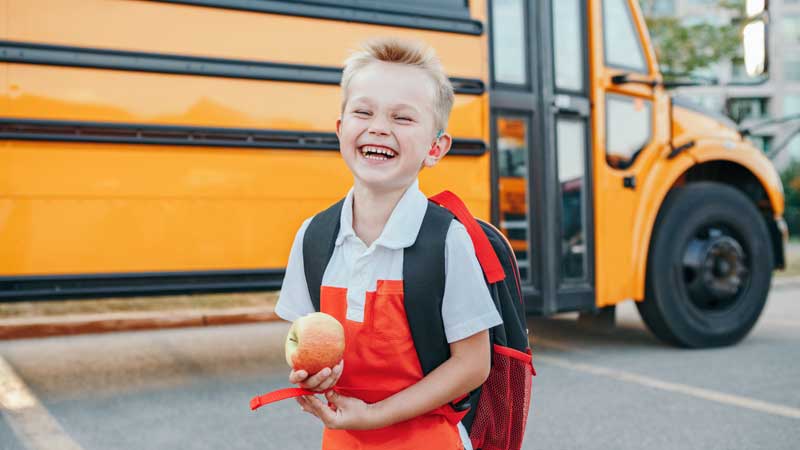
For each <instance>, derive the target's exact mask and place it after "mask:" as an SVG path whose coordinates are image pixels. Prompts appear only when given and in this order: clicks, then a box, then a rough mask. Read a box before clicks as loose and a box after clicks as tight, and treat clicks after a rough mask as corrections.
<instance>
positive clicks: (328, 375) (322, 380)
mask: <svg viewBox="0 0 800 450" xmlns="http://www.w3.org/2000/svg"><path fill="white" fill-rule="evenodd" d="M342 370H344V360H341V361H339V364H337V365H335V366H334V367H333V368H332V369H331V368H329V367H326V368H324V369H322V370H320V371H319V372H317V373H315V374H314V375H313V376H311V377H309V376H308V373H307V372H306V371H305V370H297V371H295V370H292V371H291V372H290V373H289V382H290V383H292V384H297V385H299V386H300V387H301V388H303V389H308V390H310V391H317V392H324V391H327V390H328V389H330V388H332V387H333V386H335V385H336V383H337V382H338V381H339V377H341V376H342Z"/></svg>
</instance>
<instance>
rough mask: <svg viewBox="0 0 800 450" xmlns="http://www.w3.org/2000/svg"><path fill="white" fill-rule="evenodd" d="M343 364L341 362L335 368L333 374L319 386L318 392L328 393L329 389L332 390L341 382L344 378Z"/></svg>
mask: <svg viewBox="0 0 800 450" xmlns="http://www.w3.org/2000/svg"><path fill="white" fill-rule="evenodd" d="M343 367H344V366H343V364H342V363H341V362H340V363H339V364H337V365H335V366H334V367H333V370H332V371H331V374H330V375H329V376H328V377H326V378H325V379H324V380H322V382H321V383H320V384H319V385H318V386H317V389H316V390H318V391H327V390H328V389H330V388H332V387H333V386H334V385H336V382H338V381H339V378H340V377H341V376H342V368H343Z"/></svg>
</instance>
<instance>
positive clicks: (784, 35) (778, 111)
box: [652, 0, 800, 169]
mask: <svg viewBox="0 0 800 450" xmlns="http://www.w3.org/2000/svg"><path fill="white" fill-rule="evenodd" d="M718 3H719V2H718V0H655V2H654V4H653V10H652V13H654V14H658V15H672V16H677V17H680V18H681V19H683V20H684V21H685V22H687V23H691V22H697V21H706V22H710V23H713V24H721V23H729V22H730V21H731V20H734V19H735V18H733V17H731V13H730V11H729V10H724V9H719V8H717V7H716V5H717V4H718ZM769 17H770V20H769V38H768V39H769V47H770V48H769V81H767V82H766V83H764V84H760V85H754V86H741V85H738V86H737V85H730V84H729V83H731V82H743V81H744V82H746V81H747V75H746V74H745V71H744V63H743V61H742V59H741V58H735V59H734V60H731V61H721V62H720V63H718V64H716V65H715V66H714V67H712V68H710V70H709V71H708V72H707V73H706V75H710V76H713V77H716V78H717V79H719V81H720V85H718V86H698V87H685V88H680V89H676V90H675V94H676V95H679V96H682V97H688V98H691V99H693V100H694V101H695V102H697V103H699V104H701V105H703V106H705V107H706V108H708V109H711V110H714V111H718V112H722V113H724V114H726V115H728V116H729V117H731V118H732V119H734V120H736V121H737V122H740V123H741V124H743V125H751V124H755V123H758V122H760V121H763V120H765V119H768V118H777V117H784V116H787V115H792V114H800V0H770V2H769ZM798 128H800V120H798V121H793V122H790V123H786V124H783V125H772V126H768V127H763V128H759V129H758V130H754V133H753V136H752V139H753V141H754V142H755V143H756V144H758V145H759V146H761V148H762V149H764V151H766V152H767V153H771V152H773V151H774V150H775V149H776V148H777V147H778V146H780V145H782V143H784V142H786V141H787V140H790V141H789V143H788V145H787V146H786V148H785V149H784V150H783V151H781V152H780V153H779V154H777V155H776V156H775V158H774V160H773V161H774V163H775V165H776V166H777V167H778V168H779V169H780V168H783V167H785V166H786V165H787V164H788V163H789V161H790V160H791V159H797V160H800V134H797V133H795V134H794V135H793V133H794V132H796V131H797V130H798Z"/></svg>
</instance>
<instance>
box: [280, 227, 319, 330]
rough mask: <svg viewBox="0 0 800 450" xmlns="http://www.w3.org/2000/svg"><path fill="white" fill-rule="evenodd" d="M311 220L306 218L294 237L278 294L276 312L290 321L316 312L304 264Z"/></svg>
mask: <svg viewBox="0 0 800 450" xmlns="http://www.w3.org/2000/svg"><path fill="white" fill-rule="evenodd" d="M310 222H311V219H310V218H309V219H306V221H305V222H303V224H302V225H301V226H300V229H299V230H297V235H296V236H295V237H294V243H293V244H292V250H291V251H290V252H289V262H288V263H287V264H286V275H285V276H284V277H283V285H282V286H281V293H280V295H279V296H278V303H277V304H276V305H275V314H277V315H278V317H280V318H281V319H284V320H288V321H290V322H291V321H294V320H296V319H298V318H300V317H302V316H304V315H306V314H310V313H313V312H314V305H313V304H312V303H311V296H310V295H309V294H308V284H307V283H306V271H305V267H304V265H303V237H304V236H305V234H306V228H308V224H309V223H310Z"/></svg>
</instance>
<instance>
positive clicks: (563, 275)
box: [0, 0, 786, 347]
mask: <svg viewBox="0 0 800 450" xmlns="http://www.w3.org/2000/svg"><path fill="white" fill-rule="evenodd" d="M0 16H2V17H4V18H5V19H6V20H3V21H0V81H2V83H0V86H2V87H1V88H0V89H2V90H0V146H2V147H1V148H2V150H0V299H2V300H4V301H15V300H26V299H31V300H33V299H42V298H65V297H87V296H98V295H120V294H156V293H159V294H160V293H168V292H198V291H233V290H269V289H279V288H280V283H281V279H282V275H283V269H284V267H285V264H286V260H287V257H288V251H289V247H290V244H291V240H292V238H293V236H294V233H295V231H296V230H297V228H298V226H299V225H300V223H301V222H302V220H303V219H304V218H306V217H309V216H310V215H312V214H314V213H315V212H317V211H319V210H321V209H323V208H324V207H326V206H327V205H329V204H331V203H333V202H334V201H336V200H337V199H339V198H340V197H342V196H343V195H344V194H345V193H346V191H347V189H348V187H349V186H350V184H351V182H352V180H351V177H350V175H349V173H348V171H347V168H346V167H345V165H344V163H343V162H342V160H341V158H340V157H339V155H338V152H337V148H338V145H337V140H336V136H335V134H334V133H333V131H334V123H335V121H336V119H337V116H338V114H339V88H338V82H339V79H340V76H341V65H342V61H343V60H344V59H345V58H346V57H347V55H348V51H349V50H351V49H354V48H356V47H357V46H358V43H360V42H361V41H364V40H366V39H368V38H370V37H374V36H385V35H391V36H399V37H407V38H415V39H421V40H424V41H426V42H427V43H429V44H431V45H432V46H434V47H435V48H436V50H437V52H438V53H439V55H440V57H441V59H442V61H443V63H444V66H445V68H446V70H447V71H448V74H449V76H450V78H451V80H452V82H453V85H454V87H455V91H456V101H455V107H454V109H453V113H452V117H451V120H450V125H449V132H450V133H451V134H452V135H453V136H454V138H455V141H454V146H453V150H452V151H451V153H450V155H448V156H447V158H445V159H444V161H443V163H442V164H441V165H439V166H437V167H436V168H435V169H432V170H425V171H423V173H422V174H421V179H420V182H421V187H422V189H423V191H425V192H426V193H428V194H434V193H436V192H438V191H439V190H442V189H450V190H452V191H454V192H456V193H458V194H459V195H460V196H461V197H462V198H463V199H464V200H465V201H466V203H467V205H468V206H469V207H470V209H471V210H472V212H473V213H474V214H475V215H476V216H479V217H481V218H484V219H486V220H491V221H492V222H494V223H495V224H496V225H498V227H500V228H501V229H502V230H503V231H504V232H505V233H506V234H507V235H508V236H509V238H510V240H511V241H512V243H513V246H514V248H515V251H516V252H517V254H518V258H519V260H520V268H521V274H522V283H523V292H524V295H525V300H526V308H527V311H528V312H529V313H530V314H540V315H552V314H555V313H559V312H564V311H581V312H589V313H591V312H598V311H608V308H610V307H613V305H615V304H617V303H619V302H621V301H624V300H629V299H633V300H635V301H637V304H638V305H639V308H640V311H641V312H642V316H643V317H644V319H645V321H646V323H647V324H648V325H649V327H650V328H651V330H653V332H654V333H655V334H656V335H657V336H659V337H660V338H662V339H664V340H666V341H668V342H671V343H675V344H678V345H683V346H692V347H701V346H713V345H725V344H730V343H733V342H736V341H737V340H739V339H741V338H742V337H743V336H744V335H745V334H746V333H747V332H748V331H749V329H750V328H751V327H752V326H753V324H754V323H755V320H756V319H757V318H758V316H759V314H760V312H761V309H762V307H763V305H764V301H765V299H766V296H767V294H768V290H769V286H770V280H771V276H772V271H773V270H774V269H776V268H782V267H783V264H784V262H783V259H784V256H783V255H784V250H783V247H784V241H785V238H786V228H785V226H784V223H783V220H782V214H783V194H782V191H781V187H780V181H779V179H778V176H777V174H776V172H775V170H774V168H773V167H772V165H771V164H770V162H769V161H768V160H767V159H766V158H765V157H764V156H763V155H762V154H761V153H760V152H759V151H758V150H756V148H755V147H754V146H753V145H752V143H751V142H749V141H747V140H746V139H744V138H743V137H742V136H741V135H740V134H739V133H738V132H737V131H736V129H735V127H734V126H733V125H732V124H731V123H730V121H728V120H727V119H725V118H724V117H717V116H715V115H713V114H709V113H705V112H702V111H700V110H698V108H697V107H695V106H692V105H688V104H683V103H681V102H677V101H675V100H674V99H672V98H671V97H670V95H669V93H668V91H667V90H666V86H665V85H664V83H663V81H662V76H661V75H660V73H659V69H658V64H657V61H656V59H655V53H654V50H653V46H652V44H651V42H650V39H649V36H648V33H647V30H646V27H645V24H644V20H643V17H642V13H641V11H640V10H639V7H638V5H637V1H636V0H602V1H601V0H586V1H579V0H559V1H555V0H542V1H536V2H529V1H525V0H406V1H404V2H395V1H390V0H375V1H372V2H363V1H360V0H337V1H333V0H308V1H303V2H294V1H280V0H270V1H266V0H264V1H252V0H250V1H247V0H172V1H167V0H163V1H141V0H80V1H78V0H72V1H68V0H0ZM756 19H758V17H756ZM756 19H754V20H756ZM762 29H763V28H762ZM761 40H762V41H763V36H762V37H761ZM762 45H763V43H762Z"/></svg>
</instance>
